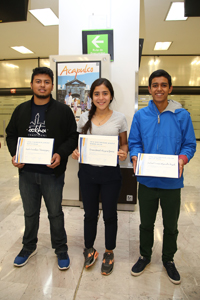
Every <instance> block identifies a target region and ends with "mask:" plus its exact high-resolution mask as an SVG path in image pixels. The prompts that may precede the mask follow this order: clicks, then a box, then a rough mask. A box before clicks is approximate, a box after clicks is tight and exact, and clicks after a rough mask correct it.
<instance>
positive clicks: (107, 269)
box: [101, 252, 114, 275]
mask: <svg viewBox="0 0 200 300" xmlns="http://www.w3.org/2000/svg"><path fill="white" fill-rule="evenodd" d="M113 267H114V253H113V252H105V253H104V255H103V261H102V265H101V274H102V275H110V274H111V273H112V271H113Z"/></svg>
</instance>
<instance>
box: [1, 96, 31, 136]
mask: <svg viewBox="0 0 200 300" xmlns="http://www.w3.org/2000/svg"><path fill="white" fill-rule="evenodd" d="M30 98H31V96H30V95H28V96H0V135H1V136H3V123H4V122H5V127H6V126H7V125H8V122H9V121H10V117H11V115H12V113H13V111H14V109H15V107H16V106H17V105H19V104H21V103H22V102H25V101H27V100H29V99H30Z"/></svg>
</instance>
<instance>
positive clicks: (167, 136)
mask: <svg viewBox="0 0 200 300" xmlns="http://www.w3.org/2000/svg"><path fill="white" fill-rule="evenodd" d="M148 89H149V93H150V94H151V95H152V97H153V100H150V101H149V104H148V106H147V107H145V108H143V109H141V110H139V111H137V112H136V114H135V115H134V118H133V121H132V125H131V130H130V134H129V151H130V157H131V160H132V162H133V168H134V172H135V171H136V164H137V157H138V153H152V154H165V155H167V154H169V155H178V156H179V160H178V162H179V178H178V179H177V178H164V177H145V176H138V177H137V180H138V182H139V190H138V199H139V206H140V220H141V224H140V255H141V256H140V257H139V259H138V261H137V262H136V264H135V265H133V267H132V270H131V274H132V275H133V276H138V275H140V274H141V273H142V272H143V271H144V269H145V267H146V266H147V265H148V264H149V263H150V261H151V255H152V247H153V242H154V223H155V219H156V214H157V210H158V206H159V200H160V206H161V208H162V217H163V225H164V232H163V249H162V261H163V265H164V267H165V269H166V271H167V274H168V277H169V279H170V280H171V281H172V282H173V283H174V284H179V283H180V282H181V279H180V275H179V273H178V271H177V269H176V267H175V264H174V260H173V259H174V254H175V253H176V251H177V236H178V218H179V212H180V199H181V196H180V195H181V192H180V191H181V188H182V187H183V168H184V165H185V164H187V163H188V162H189V160H190V159H191V158H192V157H193V155H194V153H195V151H196V139H195V134H194V129H193V125H192V121H191V118H190V114H189V113H188V112H187V111H186V110H185V109H183V108H182V106H181V105H180V104H179V103H178V102H176V101H173V100H168V94H170V93H171V92H172V82H171V76H170V75H169V74H168V73H167V72H166V71H164V70H157V71H155V72H153V73H152V74H151V75H150V77H149V87H148Z"/></svg>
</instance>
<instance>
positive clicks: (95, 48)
mask: <svg viewBox="0 0 200 300" xmlns="http://www.w3.org/2000/svg"><path fill="white" fill-rule="evenodd" d="M87 49H88V54H91V53H108V34H98V35H96V34H91V35H88V36H87Z"/></svg>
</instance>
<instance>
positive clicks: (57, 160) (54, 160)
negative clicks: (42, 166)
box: [47, 153, 61, 169]
mask: <svg viewBox="0 0 200 300" xmlns="http://www.w3.org/2000/svg"><path fill="white" fill-rule="evenodd" d="M60 161H61V157H60V155H59V154H58V153H54V155H53V156H52V159H51V165H47V167H49V168H51V169H55V168H56V167H57V166H59V165H60Z"/></svg>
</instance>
